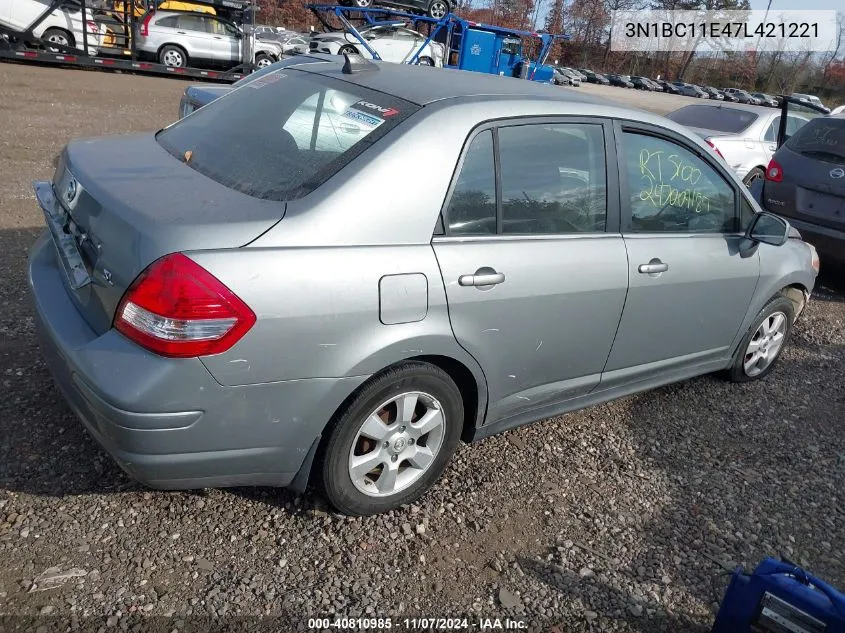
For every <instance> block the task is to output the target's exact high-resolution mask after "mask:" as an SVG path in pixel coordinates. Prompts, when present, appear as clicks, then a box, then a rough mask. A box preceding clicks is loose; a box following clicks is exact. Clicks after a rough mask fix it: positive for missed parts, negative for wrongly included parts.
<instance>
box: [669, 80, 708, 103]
mask: <svg viewBox="0 0 845 633" xmlns="http://www.w3.org/2000/svg"><path fill="white" fill-rule="evenodd" d="M672 85H674V86H675V87H676V88H677V89H678V92H680V93H681V94H682V95H684V96H685V97H695V98H697V99H709V98H710V95H708V94H707V93H706V92H704V90H702V89H701V88H699V87H698V86H696V85H695V84H688V83H684V82H683V81H673V82H672Z"/></svg>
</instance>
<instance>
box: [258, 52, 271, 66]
mask: <svg viewBox="0 0 845 633" xmlns="http://www.w3.org/2000/svg"><path fill="white" fill-rule="evenodd" d="M272 63H273V58H272V57H270V56H269V55H267V54H265V53H258V55H256V56H255V68H256V70H259V69H261V68H266V67H267V66H269V65H270V64H272Z"/></svg>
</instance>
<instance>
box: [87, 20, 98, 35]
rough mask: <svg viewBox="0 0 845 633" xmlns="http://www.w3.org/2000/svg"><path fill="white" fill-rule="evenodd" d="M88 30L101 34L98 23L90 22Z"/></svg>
mask: <svg viewBox="0 0 845 633" xmlns="http://www.w3.org/2000/svg"><path fill="white" fill-rule="evenodd" d="M88 30H89V31H91V32H92V33H99V32H100V27H99V26H97V23H96V22H92V21H91V20H88Z"/></svg>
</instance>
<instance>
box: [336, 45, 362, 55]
mask: <svg viewBox="0 0 845 633" xmlns="http://www.w3.org/2000/svg"><path fill="white" fill-rule="evenodd" d="M337 54H338V55H360V53H359V52H358V49H357V48H355V47H354V46H352V45H351V44H344V45H343V46H341V47H340V48H339V49H338V51H337Z"/></svg>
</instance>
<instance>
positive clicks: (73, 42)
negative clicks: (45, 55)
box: [38, 25, 76, 46]
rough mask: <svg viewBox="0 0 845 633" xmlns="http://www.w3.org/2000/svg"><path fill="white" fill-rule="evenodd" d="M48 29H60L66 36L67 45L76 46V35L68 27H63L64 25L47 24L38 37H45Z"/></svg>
mask: <svg viewBox="0 0 845 633" xmlns="http://www.w3.org/2000/svg"><path fill="white" fill-rule="evenodd" d="M49 31H61V32H62V33H64V34H65V35H66V36H67V41H68V46H76V36H75V35H74V34H73V31H71V30H70V29H69V28H65V27H64V26H56V25H51V26H48V27H47V28H45V29H44V30H43V31H42V32H41V35H39V36H38V37H39V39H42V40H43V39H45V38H46V36H47V33H48V32H49Z"/></svg>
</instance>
